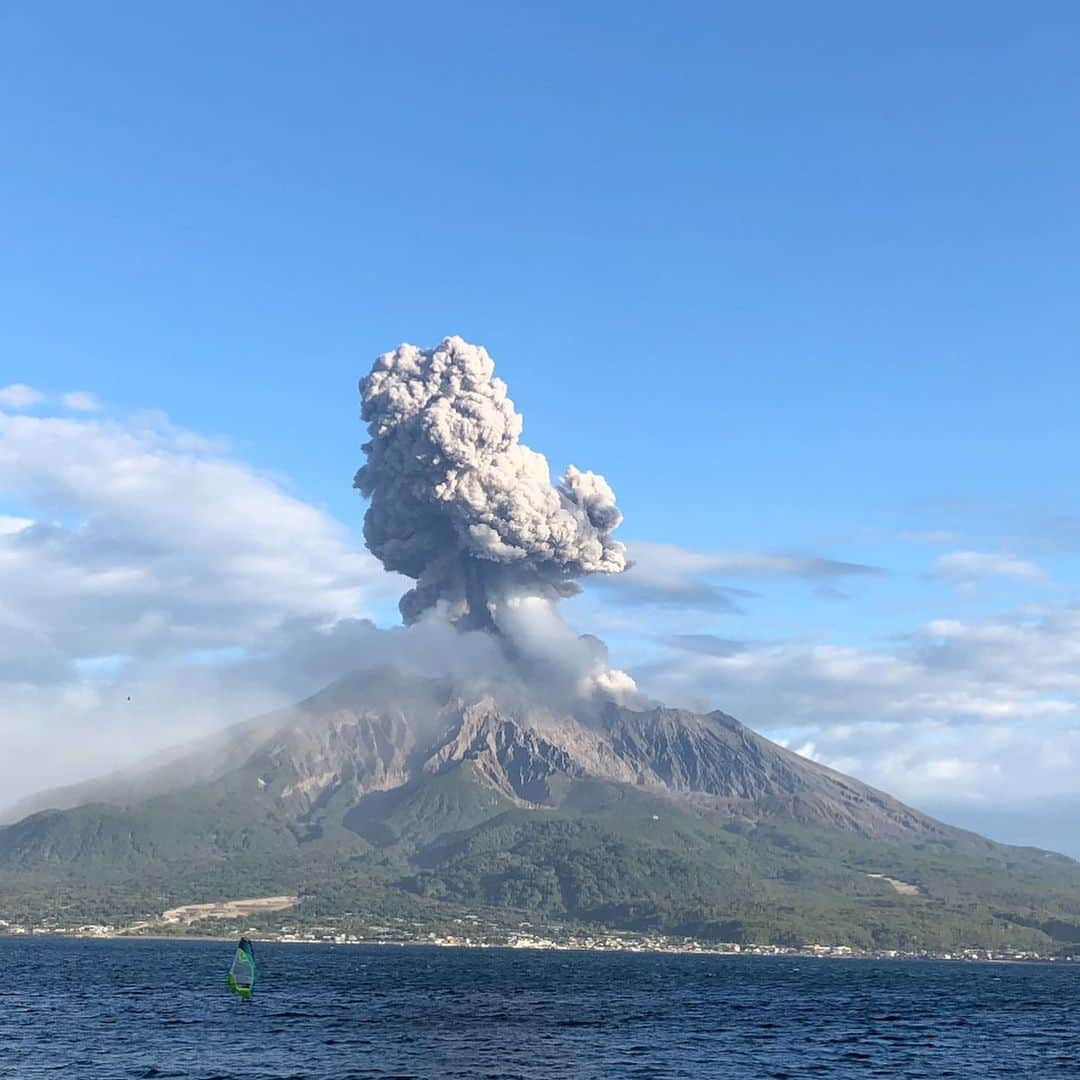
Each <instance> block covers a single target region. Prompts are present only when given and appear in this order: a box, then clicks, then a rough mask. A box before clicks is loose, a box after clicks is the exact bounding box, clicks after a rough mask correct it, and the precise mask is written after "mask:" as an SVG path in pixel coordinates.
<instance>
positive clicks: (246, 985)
mask: <svg viewBox="0 0 1080 1080" xmlns="http://www.w3.org/2000/svg"><path fill="white" fill-rule="evenodd" d="M254 985H255V950H254V949H252V947H251V942H250V941H248V939H247V938H241V939H240V944H239V945H237V946H236V955H235V956H234V957H233V962H232V967H230V968H229V989H230V990H234V991H235V992H236V993H238V994H239V995H240V996H241V997H242V998H245V999H246V998H250V997H251V988H252V987H253V986H254Z"/></svg>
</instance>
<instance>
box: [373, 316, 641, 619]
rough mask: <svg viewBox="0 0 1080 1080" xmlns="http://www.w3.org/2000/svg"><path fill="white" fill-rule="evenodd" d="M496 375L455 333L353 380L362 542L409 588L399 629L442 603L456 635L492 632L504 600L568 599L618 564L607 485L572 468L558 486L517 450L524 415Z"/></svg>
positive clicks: (621, 562)
mask: <svg viewBox="0 0 1080 1080" xmlns="http://www.w3.org/2000/svg"><path fill="white" fill-rule="evenodd" d="M494 372H495V365H494V363H493V362H492V359H491V357H490V356H489V355H488V354H487V351H486V350H485V349H483V348H481V347H480V346H477V345H470V344H468V342H465V341H463V340H462V339H461V338H459V337H449V338H446V339H445V340H444V341H443V342H442V343H441V344H440V345H438V346H437V347H436V348H434V349H418V348H416V347H415V346H413V345H401V346H400V347H399V348H398V349H396V350H395V351H394V352H389V353H385V354H384V355H382V356H380V357H379V358H378V359H377V360H376V361H375V365H374V367H373V368H372V371H371V374H370V375H368V376H367V377H366V378H365V379H363V380H361V383H360V393H361V396H362V398H363V411H362V416H363V418H364V420H365V421H367V424H368V432H369V433H370V435H371V441H370V442H368V443H367V444H366V445H365V446H364V450H365V452H366V454H367V464H366V465H365V466H364V467H363V468H362V469H360V471H359V472H358V473H357V474H356V481H355V486H356V487H357V488H359V489H360V491H361V492H363V493H364V494H365V495H367V496H368V497H369V498H370V499H371V505H370V506H369V508H368V511H367V514H366V515H365V518H364V538H365V540H366V541H367V544H368V547H369V548H370V549H371V550H372V552H373V553H374V554H375V555H376V556H377V557H378V558H379V559H380V560H381V561H382V563H383V565H384V566H385V567H386V568H387V569H388V570H396V571H398V572H400V573H402V574H406V575H407V576H409V577H411V578H414V579H415V580H416V582H417V584H416V586H415V588H413V589H411V590H410V591H409V592H408V593H407V594H406V595H405V596H404V597H402V600H401V604H400V607H401V613H402V616H403V617H404V619H405V621H406V623H412V622H415V621H416V620H417V619H418V618H419V617H420V616H421V615H422V614H423V613H424V612H426V611H428V610H429V609H431V608H436V607H438V608H441V609H442V610H443V611H444V613H445V615H446V617H447V618H449V619H450V620H451V621H452V622H455V623H457V624H459V625H460V626H461V628H462V629H470V628H472V629H488V630H495V629H497V627H498V621H499V620H498V614H497V613H498V610H499V608H500V607H502V606H504V605H505V604H506V602H507V601H509V600H511V599H512V598H515V597H530V596H531V597H541V598H544V599H548V600H555V599H558V598H559V597H564V596H571V595H573V594H574V593H575V592H577V591H578V589H579V586H578V585H577V583H576V581H575V579H576V578H579V577H582V576H583V575H586V574H595V573H602V574H617V573H620V572H621V571H622V570H625V569H626V565H627V562H626V549H625V548H624V547H623V545H622V544H620V543H619V541H617V540H615V539H613V538H612V536H611V532H612V530H613V529H615V528H616V526H618V525H619V523H620V522H621V521H622V514H621V513H620V512H619V510H618V508H617V507H616V505H615V496H614V494H613V493H612V490H611V488H610V487H609V486H608V485H607V483H606V481H605V480H604V478H603V477H602V476H597V475H596V474H595V473H590V472H582V471H580V470H578V469H575V468H574V467H573V466H571V467H570V468H568V469H567V470H566V472H565V473H564V474H563V476H562V477H561V479H560V482H559V483H558V484H553V483H552V482H551V474H550V472H549V470H548V463H547V460H546V459H545V458H544V456H543V455H542V454H538V453H536V451H534V450H530V449H529V447H527V446H525V445H524V444H522V443H521V442H519V441H518V439H519V437H520V435H521V428H522V419H521V416H520V414H519V413H517V412H516V411H515V409H514V403H513V402H512V401H511V400H510V399H509V398H508V397H507V396H506V384H505V383H504V382H503V381H502V380H501V379H498V378H496V377H495V374H494Z"/></svg>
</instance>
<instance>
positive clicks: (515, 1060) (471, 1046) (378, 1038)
mask: <svg viewBox="0 0 1080 1080" xmlns="http://www.w3.org/2000/svg"><path fill="white" fill-rule="evenodd" d="M255 948H256V956H257V960H258V963H259V970H258V982H257V984H256V987H255V995H254V998H253V1000H252V1001H251V1002H250V1003H248V1002H244V1001H242V1000H240V999H239V998H237V997H235V996H234V995H232V994H231V993H230V992H229V990H228V989H227V987H226V984H225V980H226V977H227V973H228V969H229V963H230V962H231V960H232V954H233V945H232V944H230V943H227V942H208V941H161V942H159V941H147V940H131V941H126V940H121V941H90V940H59V939H41V938H37V939H26V938H6V939H4V938H0V1075H2V1076H4V1077H12V1078H15V1080H31V1078H36V1077H57V1076H62V1077H65V1078H74V1080H83V1078H88V1080H96V1078H99V1077H100V1078H108V1080H112V1078H117V1080H119V1078H122V1077H124V1078H126V1077H159V1078H165V1077H175V1078H184V1080H212V1078H213V1080H286V1078H291V1080H302V1078H309V1077H310V1078H315V1077H320V1078H322V1077H326V1078H333V1080H352V1078H356V1080H359V1078H361V1077H365V1078H366V1077H506V1078H511V1077H521V1078H530V1080H531V1078H537V1080H539V1078H544V1080H547V1078H557V1077H574V1078H587V1077H609V1076H610V1077H725V1078H728V1077H730V1078H742V1077H747V1078H749V1077H754V1078H760V1077H792V1078H796V1077H813V1076H827V1077H838V1078H845V1077H869V1076H880V1077H890V1078H900V1077H926V1078H934V1080H937V1078H944V1077H972V1078H976V1077H978V1078H985V1077H996V1076H1001V1077H1005V1076H1008V1077H1053V1076H1069V1077H1077V1076H1080V965H1077V966H1071V965H1067V964H1058V965H1054V964H1031V965H1026V964H1025V965H1021V964H965V963H948V962H926V963H923V962H905V961H892V962H888V961H882V962H878V961H863V960H851V961H842V960H809V959H795V958H775V959H764V958H761V959H759V958H749V957H747V958H739V957H726V956H725V957H720V956H673V955H661V954H613V953H565V952H533V951H526V950H509V949H491V950H480V949H473V950H470V949H441V948H425V947H405V948H398V947H389V946H388V947H363V946H347V945H343V946H329V945H286V944H280V945H272V944H266V945H260V944H259V943H256V946H255Z"/></svg>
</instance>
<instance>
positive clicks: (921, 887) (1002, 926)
mask: <svg viewBox="0 0 1080 1080" xmlns="http://www.w3.org/2000/svg"><path fill="white" fill-rule="evenodd" d="M9 820H11V823H10V824H8V825H7V826H5V827H3V828H0V887H2V888H3V890H4V893H3V895H4V897H5V901H6V903H7V906H8V907H9V908H11V909H12V910H15V909H18V910H27V911H30V910H33V911H41V910H43V909H44V908H49V905H50V904H53V905H55V904H56V903H58V901H57V898H58V897H60V898H63V903H64V904H67V905H68V907H69V908H73V909H74V910H78V911H79V912H80V913H82V914H83V915H84V917H86V918H90V917H96V918H99V919H102V920H113V921H114V920H115V919H116V918H117V906H118V904H119V906H120V907H121V908H123V909H124V911H130V913H131V914H132V915H137V914H140V913H145V912H146V911H148V910H153V909H154V908H162V907H165V906H168V905H169V904H174V903H175V904H183V903H193V902H199V901H206V900H214V899H219V898H221V897H225V896H250V895H256V894H258V893H259V892H267V893H288V894H295V895H299V896H300V897H301V912H304V911H307V912H308V913H310V914H311V915H312V917H315V916H319V917H324V916H325V917H330V916H336V915H341V914H343V913H349V912H352V913H355V912H358V911H363V910H369V911H378V912H383V913H387V912H389V913H393V912H409V913H411V914H412V915H416V914H417V913H418V912H419V913H421V914H423V915H424V917H428V918H431V919H438V918H440V917H443V916H446V917H449V915H450V913H452V912H460V911H462V910H478V909H483V910H485V911H488V912H497V913H502V915H503V916H504V917H505V919H506V920H507V921H512V920H515V919H523V918H529V919H532V920H536V919H538V918H540V919H543V918H548V919H560V920H573V921H574V922H576V923H581V924H595V925H603V926H607V927H625V928H631V929H637V930H640V929H657V930H663V931H668V932H677V933H688V934H694V935H697V936H701V937H712V938H721V939H723V940H739V941H755V942H769V941H771V942H778V943H790V944H800V943H805V942H808V941H824V942H829V943H839V944H843V943H848V944H853V945H857V946H864V947H881V948H892V947H896V948H903V947H925V948H931V947H936V948H942V947H947V948H955V947H960V946H965V945H970V946H983V947H1005V946H1010V947H1022V948H1028V949H1033V950H1039V951H1042V952H1052V951H1054V950H1056V949H1064V948H1067V947H1068V946H1069V945H1070V944H1071V943H1073V942H1076V941H1080V864H1077V863H1075V862H1073V861H1072V860H1070V859H1067V858H1065V857H1064V856H1060V855H1055V854H1052V853H1048V852H1043V851H1039V850H1036V849H1032V848H1017V847H1010V846H1006V845H1001V844H996V843H994V842H992V841H990V840H987V839H984V838H982V837H979V836H977V835H975V834H973V833H970V832H967V831H964V830H961V829H956V828H953V827H951V826H949V825H946V824H944V823H942V822H940V821H937V820H935V819H934V818H932V817H929V816H928V815H926V814H923V813H920V812H919V811H918V810H915V809H912V808H911V807H908V806H905V805H904V804H903V803H901V802H899V801H898V800H897V799H894V798H892V797H891V796H889V795H887V794H885V793H884V792H881V791H877V790H875V789H874V788H871V787H869V786H867V785H865V784H862V783H860V782H859V781H858V780H855V779H852V778H850V777H847V776H844V775H843V774H841V773H838V772H836V771H834V770H832V769H828V768H826V767H824V766H822V765H820V764H817V763H816V762H813V761H809V760H807V759H806V758H803V757H801V756H799V755H798V754H796V753H793V752H792V751H790V750H787V749H785V748H784V747H781V746H779V745H777V744H775V743H773V742H771V741H770V740H768V739H766V738H764V737H763V736H761V735H759V734H757V733H756V732H754V731H752V730H750V729H749V728H747V727H746V726H745V725H743V724H741V723H740V722H739V721H738V720H736V719H734V718H733V717H731V716H728V715H726V714H725V713H722V712H718V711H717V712H710V713H706V714H698V713H693V712H688V711H684V710H680V709H670V708H665V707H663V706H659V705H651V706H648V707H629V706H626V705H621V704H618V703H617V702H616V701H614V700H611V699H604V698H594V699H590V700H588V701H582V702H580V703H579V704H578V705H577V706H575V707H573V708H568V707H566V708H563V707H560V708H556V707H552V706H542V705H537V704H535V703H533V702H530V701H528V700H525V699H523V698H522V697H521V696H520V695H516V694H511V693H499V692H493V691H480V690H477V689H476V688H472V689H470V688H468V687H465V686H463V685H460V684H458V683H455V682H454V681H453V680H451V679H431V678H418V677H416V676H412V675H404V674H402V673H400V672H398V671H397V670H395V669H393V668H380V669H377V670H369V671H363V672H357V673H355V674H353V675H350V676H349V677H347V678H344V679H342V680H340V681H338V682H336V683H334V684H332V685H331V686H329V687H327V688H326V689H325V690H323V691H321V692H320V693H318V694H316V695H315V696H313V697H311V698H310V699H308V700H306V701H304V702H302V703H300V704H298V705H296V706H295V707H292V708H289V709H285V710H282V711H280V712H276V713H273V714H271V715H268V716H263V717H259V718H257V719H254V720H249V721H246V722H243V723H240V724H238V725H237V726H235V727H233V728H231V729H229V730H227V731H226V732H225V733H223V734H222V735H220V736H218V737H215V738H213V739H210V740H204V741H202V742H200V743H197V744H194V745H192V746H188V747H184V748H180V749H179V750H177V751H175V752H173V753H171V754H169V755H166V756H165V757H163V758H161V759H159V760H157V761H153V762H149V763H146V764H145V765H143V766H141V767H140V768H138V769H135V770H132V771H130V772H128V773H123V774H117V775H114V776H110V777H106V778H103V779H101V780H98V781H94V782H92V783H90V784H84V785H80V786H77V787H73V788H67V789H61V790H57V791H53V792H46V793H44V794H43V795H41V796H39V797H37V798H36V799H34V800H32V801H31V802H29V803H24V804H22V805H21V806H19V807H17V808H14V810H13V811H12V813H10V814H9ZM118 897H119V898H122V899H121V900H118ZM46 898H48V899H46ZM35 905H36V907H35ZM0 906H2V902H0ZM49 910H52V909H51V908H49ZM0 917H5V918H8V917H9V915H8V914H7V913H5V912H4V911H2V910H0Z"/></svg>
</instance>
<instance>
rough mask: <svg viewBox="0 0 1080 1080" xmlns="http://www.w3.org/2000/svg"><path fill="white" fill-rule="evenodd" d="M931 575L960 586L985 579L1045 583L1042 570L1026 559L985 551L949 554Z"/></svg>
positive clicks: (937, 563) (938, 561) (936, 564)
mask: <svg viewBox="0 0 1080 1080" xmlns="http://www.w3.org/2000/svg"><path fill="white" fill-rule="evenodd" d="M933 572H934V575H935V576H936V577H939V578H942V579H944V580H946V581H952V582H955V583H957V584H960V585H971V584H975V583H977V582H979V581H984V580H986V579H987V578H1013V579H1016V580H1019V581H1026V582H1028V583H1029V584H1041V583H1043V582H1044V581H1045V580H1046V574H1045V573H1044V572H1043V570H1042V568H1041V567H1039V566H1037V565H1036V564H1035V563H1033V562H1030V561H1028V560H1027V559H1019V558H1017V557H1016V556H1014V555H1002V554H997V553H993V552H985V551H952V552H949V553H948V554H946V555H942V556H940V558H938V559H937V561H936V562H935V563H934V571H933Z"/></svg>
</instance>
